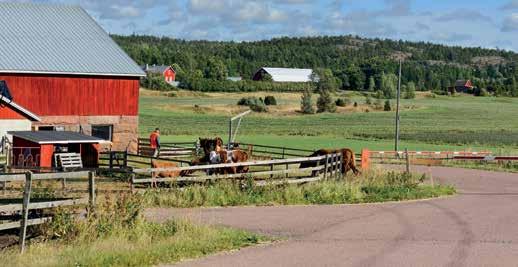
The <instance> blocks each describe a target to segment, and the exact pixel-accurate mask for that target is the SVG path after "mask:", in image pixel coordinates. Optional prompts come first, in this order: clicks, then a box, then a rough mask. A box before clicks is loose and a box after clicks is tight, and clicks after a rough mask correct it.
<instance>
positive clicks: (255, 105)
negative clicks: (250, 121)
mask: <svg viewBox="0 0 518 267" xmlns="http://www.w3.org/2000/svg"><path fill="white" fill-rule="evenodd" d="M237 104H238V105H239V106H247V107H249V108H250V109H251V110H253V111H255V112H267V111H268V109H267V108H266V105H265V104H264V101H263V99H262V98H257V97H243V98H241V99H240V100H239V101H238V102H237Z"/></svg>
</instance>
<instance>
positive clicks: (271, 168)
mask: <svg viewBox="0 0 518 267" xmlns="http://www.w3.org/2000/svg"><path fill="white" fill-rule="evenodd" d="M270 171H272V172H273V164H270ZM270 179H273V173H272V174H270Z"/></svg>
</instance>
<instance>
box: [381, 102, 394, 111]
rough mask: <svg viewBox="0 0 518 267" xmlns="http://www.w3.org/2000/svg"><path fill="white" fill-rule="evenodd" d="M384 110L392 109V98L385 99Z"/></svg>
mask: <svg viewBox="0 0 518 267" xmlns="http://www.w3.org/2000/svg"><path fill="white" fill-rule="evenodd" d="M383 110H384V111H391V110H392V107H391V106H390V100H386V101H385V105H384V106H383Z"/></svg>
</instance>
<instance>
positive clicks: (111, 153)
mask: <svg viewBox="0 0 518 267" xmlns="http://www.w3.org/2000/svg"><path fill="white" fill-rule="evenodd" d="M108 165H109V167H110V169H113V152H112V151H110V163H109V164H108Z"/></svg>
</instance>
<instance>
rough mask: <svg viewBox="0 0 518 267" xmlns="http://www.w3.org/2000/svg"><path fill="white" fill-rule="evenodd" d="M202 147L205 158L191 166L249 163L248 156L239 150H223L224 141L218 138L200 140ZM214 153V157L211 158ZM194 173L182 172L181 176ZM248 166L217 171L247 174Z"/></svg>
mask: <svg viewBox="0 0 518 267" xmlns="http://www.w3.org/2000/svg"><path fill="white" fill-rule="evenodd" d="M199 140H200V147H202V148H203V152H204V156H203V157H202V158H198V159H194V160H193V161H191V166H196V165H206V164H218V163H237V162H245V161H248V158H249V157H248V154H247V153H246V152H244V151H242V150H240V149H239V148H237V149H235V150H232V151H231V152H228V151H227V150H224V148H223V139H221V137H216V138H214V139H208V138H200V139H199ZM211 153H212V156H211ZM193 172H194V171H182V172H181V173H180V175H181V176H185V175H189V174H192V173H193ZM247 172H248V166H240V167H229V168H221V169H219V170H216V173H219V174H229V173H230V174H236V173H247Z"/></svg>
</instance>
